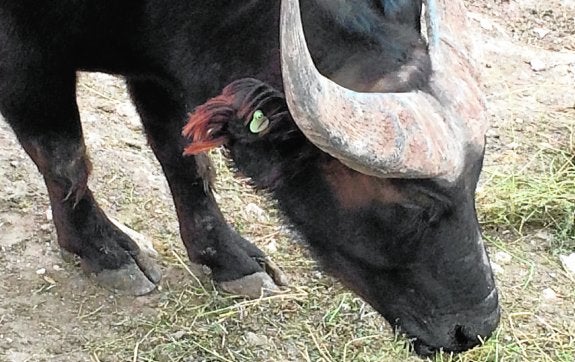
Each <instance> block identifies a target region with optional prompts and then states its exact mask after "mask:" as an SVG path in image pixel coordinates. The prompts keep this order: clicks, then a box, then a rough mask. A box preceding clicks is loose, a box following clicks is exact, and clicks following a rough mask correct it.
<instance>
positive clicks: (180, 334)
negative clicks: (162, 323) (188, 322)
mask: <svg viewBox="0 0 575 362" xmlns="http://www.w3.org/2000/svg"><path fill="white" fill-rule="evenodd" d="M186 334H187V333H186V332H184V331H178V332H176V333H174V334H172V335H171V337H172V338H173V339H174V340H175V341H179V340H180V339H182V338H184V336H185V335H186Z"/></svg>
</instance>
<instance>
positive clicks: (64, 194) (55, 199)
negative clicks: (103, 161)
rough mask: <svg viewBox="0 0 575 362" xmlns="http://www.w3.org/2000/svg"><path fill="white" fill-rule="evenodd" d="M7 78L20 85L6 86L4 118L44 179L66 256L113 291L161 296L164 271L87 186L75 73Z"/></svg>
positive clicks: (1, 95) (1, 99) (0, 95)
mask: <svg viewBox="0 0 575 362" xmlns="http://www.w3.org/2000/svg"><path fill="white" fill-rule="evenodd" d="M23 68H24V67H23ZM6 74H12V77H14V79H11V80H10V81H8V82H6V83H4V86H3V87H0V111H1V112H2V114H3V115H4V116H5V118H6V120H7V121H8V123H9V124H10V125H11V127H12V129H13V130H14V132H15V133H16V135H17V137H18V139H19V141H20V143H21V145H22V146H23V147H24V149H25V150H26V152H27V153H28V155H29V156H30V157H31V158H32V160H33V161H34V163H35V164H36V166H37V167H38V169H39V171H40V172H41V173H42V175H43V177H44V180H45V183H46V186H47V189H48V194H49V197H50V204H51V207H52V215H53V220H54V223H55V226H56V232H57V235H58V243H59V245H60V248H61V250H62V251H63V253H64V254H68V253H72V254H74V255H76V256H78V257H79V259H80V264H81V266H82V268H83V269H84V271H86V272H87V273H88V274H89V275H91V276H93V277H94V278H95V279H96V281H97V282H98V283H99V284H101V285H102V286H104V287H106V288H108V289H111V290H117V291H120V292H124V293H127V294H132V295H142V294H147V293H149V292H151V291H152V290H154V289H155V287H156V284H157V283H158V282H159V280H160V278H161V274H160V270H159V268H158V267H157V266H156V265H155V264H154V262H153V261H152V260H151V259H150V258H149V256H147V255H146V254H145V253H144V252H141V251H140V248H139V247H138V246H137V244H136V243H135V242H134V241H133V240H132V239H130V238H129V237H128V236H127V235H126V234H124V233H123V232H122V231H120V229H119V228H118V227H116V226H115V225H114V224H113V223H112V222H111V221H110V220H109V219H108V218H107V217H106V215H105V214H104V212H103V211H102V209H101V208H100V207H99V206H98V204H97V203H96V201H95V199H94V197H93V195H92V192H91V191H90V189H89V188H88V186H87V180H88V175H89V172H90V162H89V160H88V157H87V155H86V148H85V146H84V140H83V137H82V129H81V124H80V117H79V113H78V108H77V105H76V98H75V97H76V96H75V82H76V77H75V73H74V72H65V71H63V70H58V69H55V70H52V71H50V72H45V73H40V74H50V77H49V78H48V77H46V78H39V77H37V76H36V77H28V75H27V74H22V73H20V74H19V73H18V72H12V73H4V75H6ZM56 75H57V76H56ZM0 83H2V82H0ZM10 85H15V86H14V87H10ZM24 85H25V86H24Z"/></svg>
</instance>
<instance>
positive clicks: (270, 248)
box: [265, 241, 278, 254]
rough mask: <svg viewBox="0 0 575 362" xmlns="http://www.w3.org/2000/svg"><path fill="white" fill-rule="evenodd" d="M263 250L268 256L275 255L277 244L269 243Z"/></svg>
mask: <svg viewBox="0 0 575 362" xmlns="http://www.w3.org/2000/svg"><path fill="white" fill-rule="evenodd" d="M265 249H266V251H267V252H268V254H275V253H277V251H278V244H277V243H276V242H275V241H271V242H270V243H268V244H267V245H266V246H265Z"/></svg>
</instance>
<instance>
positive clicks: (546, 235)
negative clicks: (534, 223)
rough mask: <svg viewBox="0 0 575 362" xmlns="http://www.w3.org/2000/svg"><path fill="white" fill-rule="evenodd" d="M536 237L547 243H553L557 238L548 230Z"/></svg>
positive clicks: (538, 233)
mask: <svg viewBox="0 0 575 362" xmlns="http://www.w3.org/2000/svg"><path fill="white" fill-rule="evenodd" d="M535 237H536V238H538V239H541V240H544V241H547V242H552V241H553V239H555V237H554V236H553V234H551V233H550V232H549V231H547V230H539V231H538V232H537V233H536V234H535Z"/></svg>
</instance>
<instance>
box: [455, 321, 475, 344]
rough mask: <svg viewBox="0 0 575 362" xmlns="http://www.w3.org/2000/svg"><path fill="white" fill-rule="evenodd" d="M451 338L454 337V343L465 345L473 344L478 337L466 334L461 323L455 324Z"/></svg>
mask: <svg viewBox="0 0 575 362" xmlns="http://www.w3.org/2000/svg"><path fill="white" fill-rule="evenodd" d="M453 338H454V339H455V343H456V344H458V345H459V346H462V347H466V346H468V345H469V344H473V345H474V344H476V343H477V342H478V338H477V337H476V336H468V335H467V334H466V333H465V330H464V327H463V326H461V325H457V326H455V333H454V336H453Z"/></svg>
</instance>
